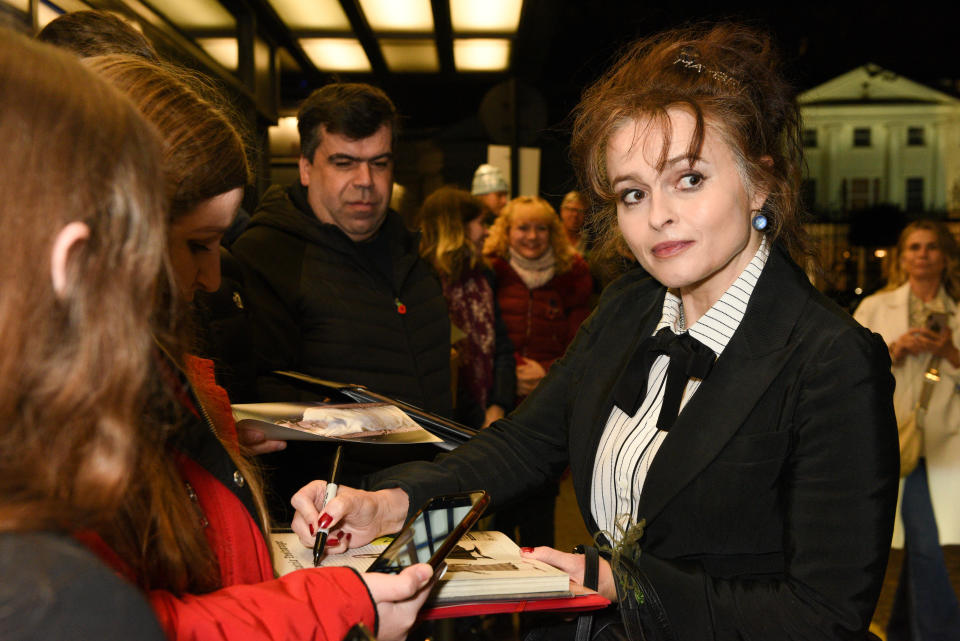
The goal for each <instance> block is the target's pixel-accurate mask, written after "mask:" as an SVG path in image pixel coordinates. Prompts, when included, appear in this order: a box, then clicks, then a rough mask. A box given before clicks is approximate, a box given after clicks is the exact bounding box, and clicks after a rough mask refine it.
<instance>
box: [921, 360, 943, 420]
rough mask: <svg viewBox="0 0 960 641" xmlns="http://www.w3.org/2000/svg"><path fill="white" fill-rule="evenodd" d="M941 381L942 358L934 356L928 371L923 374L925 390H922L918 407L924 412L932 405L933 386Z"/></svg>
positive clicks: (928, 365)
mask: <svg viewBox="0 0 960 641" xmlns="http://www.w3.org/2000/svg"><path fill="white" fill-rule="evenodd" d="M939 380H940V357H939V356H937V355H933V356H931V357H930V362H929V363H928V364H927V371H926V372H924V373H923V389H921V390H920V399H919V400H918V401H917V407H918V408H919V409H922V410H923V411H924V412H926V411H927V406H928V405H930V396H931V395H932V394H933V385H934V383H936V382H937V381H939Z"/></svg>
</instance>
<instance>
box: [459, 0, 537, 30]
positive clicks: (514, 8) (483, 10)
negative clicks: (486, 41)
mask: <svg viewBox="0 0 960 641" xmlns="http://www.w3.org/2000/svg"><path fill="white" fill-rule="evenodd" d="M522 7H523V0H482V1H481V0H450V21H451V22H452V23H453V30H454V32H456V33H469V32H477V31H489V32H501V33H514V32H516V30H517V27H518V26H519V25H520V9H521V8H522Z"/></svg>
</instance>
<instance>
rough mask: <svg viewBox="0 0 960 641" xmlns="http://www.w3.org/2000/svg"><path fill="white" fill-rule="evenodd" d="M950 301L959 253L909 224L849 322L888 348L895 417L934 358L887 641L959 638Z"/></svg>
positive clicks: (906, 495)
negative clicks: (953, 569)
mask: <svg viewBox="0 0 960 641" xmlns="http://www.w3.org/2000/svg"><path fill="white" fill-rule="evenodd" d="M958 299H960V253H958V250H957V244H956V242H955V240H954V238H953V236H952V235H951V234H950V231H949V230H948V229H947V228H946V227H945V226H944V225H942V224H941V223H938V222H935V221H917V222H914V223H911V224H910V225H908V226H907V227H906V228H905V229H904V230H903V232H902V233H901V234H900V240H899V242H898V244H897V250H896V253H895V255H894V256H893V263H892V267H891V270H890V278H889V281H888V284H887V288H886V289H885V290H883V291H881V292H879V293H877V294H874V295H873V296H870V297H868V298H866V299H865V300H864V301H863V303H861V305H860V307H859V308H858V309H857V311H856V313H855V314H854V318H856V319H857V320H858V321H860V323H861V324H863V325H864V326H865V327H868V328H870V329H872V330H873V331H875V332H878V333H879V334H880V335H881V336H883V339H884V340H885V341H886V343H887V345H888V346H889V347H890V357H891V359H892V361H893V374H894V376H895V377H896V379H897V387H896V392H895V393H894V407H895V409H896V413H897V417H898V418H899V419H903V418H904V417H906V416H908V415H909V413H910V412H911V411H912V410H913V408H914V407H915V406H916V405H917V401H918V399H919V398H920V394H921V391H922V389H923V385H924V378H925V377H924V374H925V373H926V372H927V369H928V367H929V366H930V362H931V358H932V357H934V356H937V357H939V364H938V369H939V374H940V380H939V381H938V382H935V383H933V390H932V394H931V395H930V398H929V403H928V407H927V414H926V419H925V421H924V430H923V433H924V446H923V451H922V453H921V459H920V462H919V463H918V465H917V467H916V469H915V470H914V471H913V472H911V473H910V474H909V476H907V478H906V479H904V482H903V484H902V485H901V492H900V505H899V506H898V514H897V522H896V526H895V529H894V537H893V545H894V547H901V546H904V547H905V554H904V563H903V569H902V571H901V574H900V582H899V585H898V588H897V596H896V598H895V602H894V607H893V612H892V613H891V617H890V623H889V626H888V629H887V638H888V641H901V640H905V639H911V640H912V641H919V640H922V641H930V640H935V641H939V640H941V639H943V640H944V641H946V640H947V639H952V640H955V639H957V634H958V631H960V605H958V600H957V595H956V593H955V592H954V590H953V588H952V587H951V585H950V577H949V575H948V573H947V566H946V562H945V557H944V552H943V549H942V546H951V545H958V544H960V501H958V499H957V491H958V489H960V350H958V341H960V318H958V316H957V300H958ZM944 315H945V316H944ZM904 543H905V545H904Z"/></svg>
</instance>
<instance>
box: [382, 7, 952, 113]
mask: <svg viewBox="0 0 960 641" xmlns="http://www.w3.org/2000/svg"><path fill="white" fill-rule="evenodd" d="M715 19H733V20H738V21H743V22H747V23H748V24H752V25H755V26H760V27H763V28H765V29H767V30H769V31H770V32H771V33H772V34H773V35H774V38H775V41H776V42H777V43H778V45H779V48H780V50H781V53H782V55H783V58H784V61H785V70H786V73H787V75H788V77H789V78H790V80H791V81H792V82H793V83H794V85H795V86H796V87H797V88H798V89H799V90H803V89H808V88H810V87H813V86H815V85H817V84H820V83H822V82H825V81H826V80H829V79H831V78H833V77H835V76H837V75H840V74H841V73H844V72H846V71H849V70H851V69H853V68H854V67H857V66H859V65H862V64H865V63H867V62H874V63H877V64H879V65H880V66H882V67H885V68H888V69H891V70H892V71H895V72H898V73H900V74H903V75H906V76H908V77H910V78H912V79H914V80H917V81H920V82H923V83H925V84H929V85H931V86H935V87H937V88H941V89H942V88H943V86H942V85H940V80H941V79H942V78H953V79H954V81H956V80H957V79H960V71H958V69H957V65H958V61H960V38H958V36H957V34H958V33H960V2H957V1H956V0H947V2H945V3H944V4H943V6H942V7H939V6H938V5H935V4H934V3H933V2H930V1H929V0H920V1H919V2H910V3H907V2H904V3H891V2H866V1H859V2H842V1H837V2H824V1H820V0H818V1H816V2H784V1H783V0H773V1H772V2H769V3H757V2H750V3H748V2H726V3H715V2H704V1H701V0H692V1H687V2H682V1H679V2H678V1H677V0H659V1H656V2H649V1H637V0H632V1H631V0H592V1H590V2H584V1H575V0H526V6H525V9H524V16H523V20H522V22H521V26H520V32H519V35H518V38H517V42H516V45H515V46H516V52H515V58H514V62H515V64H514V71H515V73H516V75H517V77H518V78H519V79H520V80H521V81H522V82H523V83H524V84H526V85H528V86H530V87H533V88H534V89H536V91H537V92H538V93H539V94H540V95H541V96H542V97H543V98H544V100H545V102H546V104H547V108H548V110H549V117H548V121H549V122H548V123H547V124H548V125H558V123H559V122H560V121H562V119H563V118H564V116H565V115H566V114H567V113H569V111H570V109H571V108H572V107H573V106H574V105H575V104H576V102H577V99H578V97H579V94H580V92H581V90H582V89H583V87H584V86H585V85H586V84H588V83H589V82H590V81H591V80H593V79H594V78H596V77H597V76H598V75H599V73H600V72H601V71H602V70H603V69H604V68H605V67H606V66H607V64H608V63H609V61H610V59H611V57H612V56H613V55H615V53H616V52H617V51H618V50H619V49H620V48H622V47H623V46H624V45H625V44H627V43H629V42H631V41H632V40H634V39H635V38H636V37H638V36H641V35H644V34H649V33H654V32H656V31H659V30H662V29H664V28H668V27H673V26H677V25H681V24H684V23H688V22H691V21H698V20H715ZM499 80H502V78H499V79H482V78H480V79H469V80H463V81H458V80H456V79H454V81H453V84H452V85H451V84H450V83H449V82H448V84H447V86H445V87H437V86H436V84H433V85H432V86H427V85H422V84H420V82H418V81H416V80H413V81H411V80H410V79H392V80H390V81H388V82H387V83H385V84H389V85H390V86H385V89H387V90H388V92H389V93H390V94H391V95H392V96H394V97H395V99H397V101H398V103H399V105H400V107H401V109H402V110H403V111H404V112H405V113H406V114H407V115H408V116H410V117H411V120H412V123H413V124H414V125H415V126H416V125H419V124H424V125H427V124H428V123H430V124H434V125H436V124H441V123H450V122H454V121H456V120H457V119H459V118H461V117H463V116H464V115H466V114H468V113H471V112H474V111H475V110H476V105H477V104H478V102H479V100H480V99H482V97H483V95H484V94H485V93H486V91H487V90H488V89H489V88H490V87H491V86H492V85H493V84H496V82H498V81H499ZM425 82H428V83H429V82H430V81H425ZM432 82H433V83H436V79H434V80H433V81H432ZM954 93H956V91H954Z"/></svg>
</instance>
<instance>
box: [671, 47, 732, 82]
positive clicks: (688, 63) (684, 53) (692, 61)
mask: <svg viewBox="0 0 960 641" xmlns="http://www.w3.org/2000/svg"><path fill="white" fill-rule="evenodd" d="M673 64H675V65H682V66H684V67H686V68H687V69H690V70H692V71H696V72H697V73H704V72H705V73H708V74H710V75H711V76H713V78H714V79H715V80H719V81H720V82H725V83H732V84H736V82H737V81H736V80H735V79H734V78H733V77H731V76H730V75H729V74H726V73H724V72H722V71H717V70H715V69H708V68H707V67H704V66H703V64H702V63H700V62H697V53H696V50H695V49H693V48H692V47H684V48H683V49H681V50H680V55H679V56H677V59H676V60H674V61H673Z"/></svg>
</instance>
